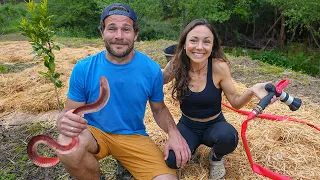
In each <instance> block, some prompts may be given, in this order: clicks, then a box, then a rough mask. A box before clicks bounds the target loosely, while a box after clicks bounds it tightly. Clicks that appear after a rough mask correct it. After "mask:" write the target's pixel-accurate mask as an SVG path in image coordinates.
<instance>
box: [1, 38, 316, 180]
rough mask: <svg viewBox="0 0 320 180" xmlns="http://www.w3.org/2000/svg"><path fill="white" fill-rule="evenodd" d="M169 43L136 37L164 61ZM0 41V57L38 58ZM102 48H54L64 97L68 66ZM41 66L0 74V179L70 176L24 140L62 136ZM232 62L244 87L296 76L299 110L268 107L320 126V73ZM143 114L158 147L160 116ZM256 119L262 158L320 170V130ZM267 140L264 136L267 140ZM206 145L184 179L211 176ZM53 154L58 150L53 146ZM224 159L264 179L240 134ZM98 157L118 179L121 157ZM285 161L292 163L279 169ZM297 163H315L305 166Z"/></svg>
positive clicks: (230, 115) (230, 171)
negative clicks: (33, 158) (37, 159)
mask: <svg viewBox="0 0 320 180" xmlns="http://www.w3.org/2000/svg"><path fill="white" fill-rule="evenodd" d="M171 44H173V42H171V41H162V40H160V41H156V42H138V43H137V47H136V48H137V49H138V50H140V51H142V52H144V53H146V54H147V55H149V56H151V57H152V58H153V59H155V60H157V61H158V62H159V64H160V65H161V66H162V67H164V65H165V63H166V59H165V56H164V55H163V53H162V51H163V49H164V48H165V47H167V46H169V45H171ZM0 47H1V50H0V57H2V59H0V63H3V64H4V63H26V64H27V63H32V62H34V60H33V59H32V56H30V54H29V53H30V52H31V48H30V45H29V44H28V42H26V41H20V42H0ZM102 49H104V47H103V46H101V45H100V46H94V47H88V46H86V47H79V48H70V47H68V46H66V47H64V48H63V49H61V51H59V52H56V57H57V63H58V65H57V71H58V72H62V73H63V76H62V78H61V80H62V81H63V83H64V85H65V86H64V87H63V88H62V89H60V91H59V94H60V97H61V98H62V101H65V95H66V91H67V88H68V79H69V76H70V72H71V69H72V67H73V66H74V64H75V63H76V62H77V60H79V59H81V58H83V57H86V56H88V55H91V54H94V53H96V52H98V51H100V50H102ZM39 70H42V71H43V70H44V69H43V67H42V65H41V64H40V65H34V66H28V67H24V68H17V71H14V72H10V73H6V74H0V76H1V80H0V87H1V89H0V112H1V114H0V134H1V136H0V151H1V152H3V153H1V154H0V177H1V178H0V179H2V178H4V179H72V178H71V177H70V176H69V174H68V173H67V172H66V171H65V170H64V168H63V166H62V165H61V163H59V164H58V165H57V166H54V167H52V168H39V167H37V166H35V165H34V164H33V163H32V162H30V161H29V159H28V158H27V155H26V144H27V143H28V141H29V139H30V138H31V137H32V136H35V135H38V134H48V135H50V136H52V137H56V136H57V131H56V128H55V118H56V115H57V113H58V112H57V111H56V110H55V109H57V106H56V103H55V98H54V90H53V88H52V86H51V85H50V82H47V81H46V80H44V79H43V78H42V77H41V76H39V75H38V74H37V71H39ZM231 70H232V76H233V78H234V80H235V81H236V82H237V83H238V84H237V89H239V91H244V90H245V89H246V87H250V86H252V85H253V84H255V83H258V82H266V81H273V82H274V83H276V82H278V81H279V80H281V79H284V78H288V79H290V84H289V85H288V87H287V88H286V89H285V91H286V92H288V93H289V94H291V95H293V96H295V97H297V98H301V99H302V100H303V102H304V104H303V106H302V107H301V111H296V112H290V111H289V110H288V109H287V108H284V107H285V105H283V104H281V103H276V104H274V105H272V106H271V107H268V108H267V109H266V110H265V112H266V113H272V114H274V113H276V114H278V115H286V116H290V117H294V118H298V119H299V118H301V119H303V120H308V122H311V123H314V124H315V125H317V126H320V123H319V122H318V120H319V119H320V108H319V106H320V103H319V101H320V97H319V94H320V78H315V77H310V76H307V75H304V74H300V73H295V72H292V71H289V70H285V69H282V68H277V67H272V66H269V65H266V64H264V63H262V62H260V61H253V60H251V59H250V58H248V57H239V58H232V60H231ZM35 92H36V93H35ZM165 102H166V104H167V106H168V107H169V109H170V112H171V113H172V115H173V117H174V119H175V120H176V121H177V120H178V119H179V115H180V110H179V108H178V105H177V103H176V102H174V101H172V99H171V98H170V93H169V92H168V90H167V86H166V99H165ZM256 103H257V100H256V99H254V100H253V101H252V102H250V103H249V104H248V105H247V106H246V107H245V108H244V109H249V110H250V109H251V108H252V106H254V105H255V104H256ZM223 111H224V113H225V116H226V118H227V119H228V121H229V122H230V123H232V124H233V125H234V126H235V127H236V129H237V130H238V131H239V132H240V129H241V122H242V121H243V120H244V118H245V117H244V116H241V115H239V114H236V113H234V112H233V111H230V110H227V109H223ZM145 122H146V124H147V131H148V133H149V134H150V136H151V137H152V139H153V140H154V141H155V142H156V144H157V145H158V146H159V147H163V144H164V142H165V140H166V134H165V133H164V132H163V131H162V130H161V129H160V128H159V127H158V126H157V124H156V123H155V122H154V120H153V117H152V112H151V111H150V108H149V107H147V112H146V116H145ZM250 127H251V128H252V127H253V128H252V129H253V130H252V131H249V132H248V136H249V138H250V140H251V141H250V142H251V143H252V144H253V145H255V146H254V147H253V148H254V150H255V151H254V152H255V153H254V154H255V155H256V157H255V160H256V161H258V162H260V163H261V164H263V165H264V166H269V167H271V169H272V170H274V171H277V172H278V173H282V174H286V175H288V176H291V177H295V178H296V179H304V178H305V177H308V178H307V179H317V178H319V176H318V172H319V171H320V165H319V164H320V162H319V159H316V158H317V157H319V156H320V154H319V152H320V149H319V147H320V143H319V142H318V141H319V140H320V139H319V138H318V136H314V134H316V133H318V132H316V131H313V130H311V129H310V128H308V127H304V126H301V125H300V124H288V123H279V124H275V123H273V122H265V121H262V122H260V121H258V122H255V123H253V124H252V126H250ZM307 135H308V136H307ZM309 137H310V138H309ZM311 137H312V138H311ZM249 138H248V139H249ZM261 142H265V143H266V145H265V144H262V143H261ZM259 143H260V144H261V145H260V144H259ZM268 143H269V144H268ZM304 143H305V144H304ZM288 144H289V146H288ZM290 144H291V145H292V144H297V147H298V148H297V147H291V146H290ZM310 146H312V147H313V148H314V149H313V150H310V149H306V150H305V151H307V152H308V154H309V156H308V157H304V156H303V154H304V153H301V151H302V150H304V149H305V148H308V147H310ZM288 149H289V151H288ZM208 151H209V149H208V148H206V147H200V148H199V149H198V151H197V153H196V157H197V159H198V160H196V161H194V162H190V163H189V165H188V166H187V167H186V168H185V169H183V170H182V171H181V179H190V180H191V179H208V166H209V164H208V161H207V155H208ZM287 152H290V153H291V154H290V153H287ZM48 154H49V155H52V156H54V154H53V153H52V152H51V153H48ZM292 154H293V155H292ZM301 154H302V155H301ZM268 158H269V159H268ZM270 158H271V160H270ZM225 161H226V168H227V176H226V178H227V179H239V178H240V179H241V178H244V179H265V178H263V177H262V176H259V175H257V174H255V173H253V172H252V170H251V169H250V165H249V164H248V161H247V158H246V155H245V153H244V150H243V144H242V142H239V145H238V147H237V149H236V151H235V152H234V153H232V154H230V155H228V156H227V157H226V159H225ZM310 164H311V165H312V167H310ZM100 165H101V171H102V173H103V174H104V175H105V176H106V177H107V178H108V179H117V178H116V176H115V175H116V162H115V160H114V159H113V158H112V157H109V158H105V159H103V160H102V161H101V162H100ZM281 167H290V168H288V169H285V168H282V169H281ZM299 167H304V168H306V169H310V170H309V171H308V172H306V171H305V170H302V169H300V168H299ZM279 168H280V169H279Z"/></svg>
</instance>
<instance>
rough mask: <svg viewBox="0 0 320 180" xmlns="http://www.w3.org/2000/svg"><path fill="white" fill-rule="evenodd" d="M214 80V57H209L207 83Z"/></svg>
mask: <svg viewBox="0 0 320 180" xmlns="http://www.w3.org/2000/svg"><path fill="white" fill-rule="evenodd" d="M208 82H212V58H208V71H207V84H208Z"/></svg>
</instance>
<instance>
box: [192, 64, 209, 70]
mask: <svg viewBox="0 0 320 180" xmlns="http://www.w3.org/2000/svg"><path fill="white" fill-rule="evenodd" d="M207 64H208V63H206V64H205V65H204V66H203V67H202V68H200V69H197V70H193V69H190V71H191V72H200V71H201V70H202V69H203V68H204V67H206V66H207Z"/></svg>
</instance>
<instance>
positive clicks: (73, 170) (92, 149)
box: [58, 129, 100, 180]
mask: <svg viewBox="0 0 320 180" xmlns="http://www.w3.org/2000/svg"><path fill="white" fill-rule="evenodd" d="M58 142H59V143H60V144H69V143H70V142H71V138H69V137H66V136H64V135H61V134H60V135H59V137H58ZM97 151H98V144H97V143H96V140H95V139H94V137H93V136H92V134H91V133H90V131H89V130H87V129H86V130H84V131H83V132H81V134H80V144H79V146H78V147H77V149H76V150H75V151H73V152H71V153H69V154H58V157H59V159H60V161H61V163H62V164H63V166H64V167H65V169H66V170H67V172H68V173H69V174H70V175H71V176H72V177H74V178H75V179H81V180H87V179H88V180H95V179H97V180H98V179H100V167H99V162H98V161H97V160H96V158H95V157H94V156H93V154H94V153H97Z"/></svg>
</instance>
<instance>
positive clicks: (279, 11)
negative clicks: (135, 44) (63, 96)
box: [0, 0, 320, 74]
mask: <svg viewBox="0 0 320 180" xmlns="http://www.w3.org/2000/svg"><path fill="white" fill-rule="evenodd" d="M39 1H40V0H38V1H35V2H39ZM115 2H120V3H125V4H127V5H129V6H131V7H132V8H133V9H134V10H135V11H136V13H137V16H138V19H139V24H140V27H141V28H140V29H141V31H140V34H139V39H138V40H139V41H141V40H143V41H146V40H157V39H169V40H175V41H176V40H177V38H178V37H179V34H180V32H181V31H182V29H183V27H184V26H185V25H186V24H187V23H188V22H189V21H191V20H193V19H195V18H207V19H209V20H210V21H211V22H212V23H213V24H214V26H215V28H216V30H217V31H218V34H219V36H220V38H221V40H222V45H223V46H228V47H241V48H245V49H255V50H259V51H264V50H274V51H271V52H268V53H271V54H274V53H275V52H277V51H279V52H281V53H284V55H285V56H287V57H288V59H291V60H288V61H286V62H288V63H293V64H296V65H294V66H293V65H291V64H289V65H288V66H289V67H296V66H297V67H298V69H299V67H301V68H302V67H304V66H306V68H307V69H312V71H313V72H312V73H311V74H320V72H319V66H320V62H319V61H320V60H319V59H316V57H318V55H317V54H316V55H314V54H313V53H319V49H320V11H319V9H320V0H312V1H310V0H290V1H288V0H215V1H212V0H118V1H114V0H87V1H84V0H49V1H48V3H49V4H48V10H49V13H50V14H51V15H55V16H54V17H53V18H52V24H53V26H54V28H55V30H56V32H57V35H58V36H60V37H61V36H62V37H86V38H100V34H99V31H98V29H97V27H98V25H99V21H100V15H101V12H102V11H103V9H104V8H105V7H106V6H107V5H108V4H110V3H115ZM24 4H25V2H23V1H22V0H0V11H1V13H0V27H1V29H0V35H1V34H6V33H10V32H14V31H18V29H17V26H18V22H19V21H20V19H21V17H23V16H25V15H26V8H25V6H24ZM296 44H299V46H300V45H302V46H304V47H306V48H299V51H301V53H302V54H303V56H301V55H300V56H297V53H291V52H290V50H292V51H293V52H294V51H296V50H295V49H294V48H296V47H297V46H296ZM260 53H261V52H256V53H255V54H260ZM249 55H251V54H249ZM251 57H255V58H256V56H253V55H252V56H251ZM268 57H270V58H271V57H273V56H268ZM292 59H300V60H299V61H296V60H292ZM271 61H275V60H274V59H270V62H271ZM279 61H282V60H279ZM281 63H283V62H281ZM281 63H280V64H281ZM310 63H311V64H310ZM299 64H304V65H302V66H299ZM308 66H312V67H311V68H309V67H308ZM301 68H300V70H301ZM303 71H307V72H308V71H309V70H303Z"/></svg>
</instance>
